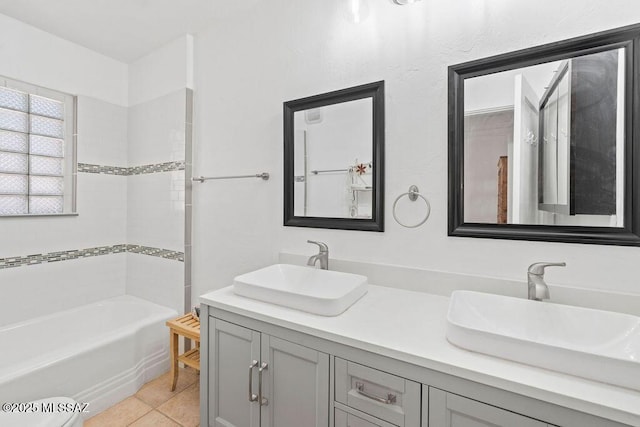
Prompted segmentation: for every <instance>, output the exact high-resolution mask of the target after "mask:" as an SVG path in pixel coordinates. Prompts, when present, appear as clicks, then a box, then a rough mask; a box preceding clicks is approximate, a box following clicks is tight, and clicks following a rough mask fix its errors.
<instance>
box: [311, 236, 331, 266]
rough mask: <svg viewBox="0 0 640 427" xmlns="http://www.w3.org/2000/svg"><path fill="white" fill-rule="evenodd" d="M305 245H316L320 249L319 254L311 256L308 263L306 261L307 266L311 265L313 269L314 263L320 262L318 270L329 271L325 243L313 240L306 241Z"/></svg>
mask: <svg viewBox="0 0 640 427" xmlns="http://www.w3.org/2000/svg"><path fill="white" fill-rule="evenodd" d="M307 243H313V244H314V245H318V247H319V248H320V252H319V253H317V254H316V255H311V257H309V261H307V265H312V266H314V267H315V265H316V262H318V261H320V268H321V269H323V270H328V269H329V247H328V246H327V245H326V243H322V242H314V241H313V240H307Z"/></svg>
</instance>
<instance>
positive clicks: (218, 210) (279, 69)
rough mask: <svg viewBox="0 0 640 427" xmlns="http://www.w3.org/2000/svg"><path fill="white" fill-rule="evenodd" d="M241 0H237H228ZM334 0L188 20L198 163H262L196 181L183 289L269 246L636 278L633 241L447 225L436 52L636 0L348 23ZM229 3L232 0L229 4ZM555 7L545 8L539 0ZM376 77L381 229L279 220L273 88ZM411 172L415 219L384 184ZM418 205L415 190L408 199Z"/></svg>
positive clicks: (428, 9) (461, 8)
mask: <svg viewBox="0 0 640 427" xmlns="http://www.w3.org/2000/svg"><path fill="white" fill-rule="evenodd" d="M238 3H242V2H238ZM344 4H346V2H344V1H339V0H327V1H323V2H314V4H313V7H311V6H309V4H308V3H307V2H292V1H287V0H274V1H270V2H252V4H251V7H244V6H243V5H241V4H240V5H235V3H229V2H225V3H221V4H220V14H219V21H218V22H215V23H214V24H213V25H212V26H211V27H210V28H209V29H208V30H207V31H203V32H202V33H199V34H197V36H196V44H195V58H196V68H195V71H196V75H195V83H196V112H195V114H196V136H197V146H196V160H195V168H196V173H197V174H199V173H203V174H214V173H220V174H226V173H243V172H248V173H255V172H259V171H262V170H265V171H268V172H270V173H271V174H272V179H271V180H270V181H268V182H266V183H265V182H261V181H259V180H255V181H254V180H243V181H226V182H217V183H209V184H207V185H203V186H200V187H199V188H197V189H196V192H195V193H194V197H195V200H194V215H195V218H194V221H195V230H196V231H195V233H194V239H195V240H194V250H195V259H194V288H195V289H194V295H198V294H199V293H204V292H205V291H206V290H209V289H213V288H217V287H222V286H226V285H228V284H230V283H231V279H232V278H233V276H235V275H236V274H239V273H242V272H245V271H248V270H251V269H253V268H257V267H260V266H263V265H265V264H268V263H271V262H275V261H276V260H277V257H276V253H277V252H278V251H279V250H282V251H284V252H291V253H301V254H307V255H310V254H312V253H313V252H314V251H315V247H312V246H310V245H308V244H307V243H306V240H307V239H315V240H322V241H325V242H327V243H328V244H329V247H330V251H331V257H333V258H341V259H351V260H366V261H372V262H380V263H388V264H397V265H405V266H412V267H416V268H422V269H433V270H440V271H449V272H460V273H469V274H478V275H483V276H494V277H503V278H509V279H516V280H522V279H523V277H524V274H525V271H526V268H527V266H528V265H529V264H530V263H532V262H534V261H542V260H546V261H551V260H555V261H567V263H568V266H567V267H566V268H564V269H555V270H553V271H550V272H549V273H548V280H549V281H550V282H551V283H557V284H564V285H570V286H579V287H586V288H592V289H598V288H599V289H609V290H616V291H626V292H630V293H635V294H638V293H640V288H639V287H638V281H637V277H639V276H640V264H639V263H638V262H637V259H638V255H640V249H639V248H625V247H612V246H593V245H576V244H560V243H545V242H538V243H535V242H523V241H508V240H490V239H471V238H453V237H447V231H446V230H447V66H448V65H451V64H456V63H460V62H465V61H469V60H473V59H478V58H482V57H486V56H490V55H495V54H499V53H505V52H509V51H512V50H516V49H522V48H527V47H531V46H534V45H539V44H543V43H548V42H553V41H557V40H562V39H566V38H569V37H574V36H579V35H583V34H588V33H592V32H596V31H600V30H604V29H609V28H614V27H618V26H622V25H627V24H632V23H636V22H638V21H639V20H640V4H638V3H637V2H635V1H633V0H619V1H618V2H616V5H615V7H612V6H611V4H610V3H607V2H602V1H600V0H567V1H563V2H556V1H551V0H540V1H537V2H514V1H510V0H491V1H488V0H459V1H455V2H451V1H447V0H433V1H422V2H418V3H416V4H413V5H409V6H404V7H400V6H396V5H394V4H393V3H392V2H390V1H382V0H380V1H378V0H376V1H369V8H370V16H369V17H368V19H367V20H366V21H364V22H363V23H361V24H359V25H355V24H353V23H350V22H348V21H347V20H346V19H345V14H344V13H343V11H342V8H343V7H344ZM234 7H238V8H240V7H242V8H243V9H242V10H241V11H234V10H233V8H234ZM550 10H553V13H549V11H550ZM381 79H384V80H385V81H386V141H387V144H386V162H387V163H386V187H385V191H386V196H387V203H386V206H385V216H386V231H385V232H384V233H369V232H356V231H339V230H321V229H308V228H293V227H287V228H284V227H282V225H281V224H282V145H283V144H282V102H283V101H286V100H289V99H296V98H299V97H302V96H306V95H310V94H317V93H323V92H327V91H331V90H335V89H340V88H345V87H349V86H353V85H356V84H361V83H367V82H372V81H376V80H381ZM411 184H416V185H418V186H419V187H420V190H421V191H422V193H423V194H425V195H426V196H427V197H429V199H430V200H431V203H432V213H431V218H430V219H429V221H428V222H427V223H426V224H425V225H424V226H422V227H421V228H418V229H404V228H402V227H400V226H399V225H398V224H396V223H395V222H394V221H393V218H392V215H391V210H390V208H391V206H392V203H393V200H394V199H395V197H396V196H397V195H398V194H400V193H402V192H405V191H407V188H408V187H409V185H411ZM406 209H407V214H409V212H408V210H409V209H416V210H418V209H420V207H419V205H417V204H413V205H408V206H406Z"/></svg>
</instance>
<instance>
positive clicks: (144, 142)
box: [128, 88, 186, 166]
mask: <svg viewBox="0 0 640 427" xmlns="http://www.w3.org/2000/svg"><path fill="white" fill-rule="evenodd" d="M185 117H186V90H185V89H184V88H183V89H180V90H177V91H174V92H171V93H170V94H167V95H163V96H161V97H159V98H155V99H152V100H150V101H146V102H143V103H141V104H137V105H133V106H131V107H129V129H128V139H129V147H128V162H129V166H138V165H145V164H151V163H163V162H169V161H175V160H184V150H185V146H184V144H185V128H186V125H185V123H186V122H185Z"/></svg>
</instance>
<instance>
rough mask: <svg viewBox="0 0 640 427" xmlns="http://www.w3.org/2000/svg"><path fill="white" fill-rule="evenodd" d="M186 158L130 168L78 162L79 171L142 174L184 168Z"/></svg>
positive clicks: (122, 174)
mask: <svg viewBox="0 0 640 427" xmlns="http://www.w3.org/2000/svg"><path fill="white" fill-rule="evenodd" d="M184 165H185V162H184V160H179V161H175V162H165V163H154V164H150V165H142V166H131V167H128V168H125V167H120V166H103V165H92V164H89V163H78V172H84V173H99V174H104V175H121V176H129V175H142V174H146V173H158V172H173V171H181V170H184V167H185V166H184Z"/></svg>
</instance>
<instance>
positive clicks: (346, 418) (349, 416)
mask: <svg viewBox="0 0 640 427" xmlns="http://www.w3.org/2000/svg"><path fill="white" fill-rule="evenodd" d="M334 425H335V427H394V426H393V424H389V423H388V422H386V421H382V420H379V419H377V418H374V417H372V416H370V415H366V414H363V413H361V412H360V411H357V415H356V411H355V410H353V409H352V410H349V409H345V410H342V409H339V408H335V424H334Z"/></svg>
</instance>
